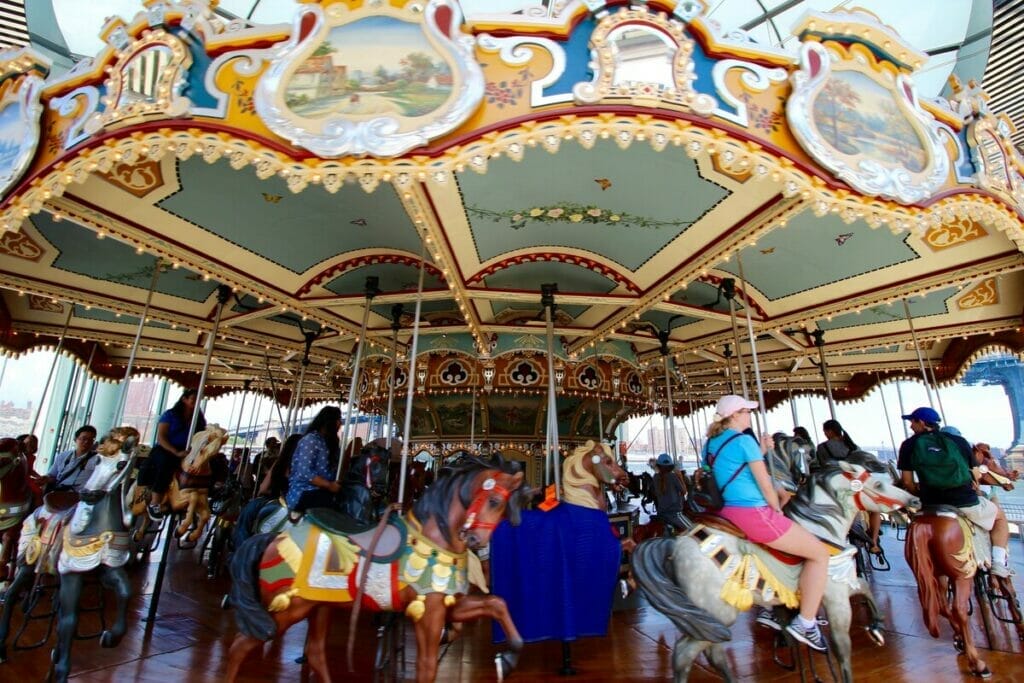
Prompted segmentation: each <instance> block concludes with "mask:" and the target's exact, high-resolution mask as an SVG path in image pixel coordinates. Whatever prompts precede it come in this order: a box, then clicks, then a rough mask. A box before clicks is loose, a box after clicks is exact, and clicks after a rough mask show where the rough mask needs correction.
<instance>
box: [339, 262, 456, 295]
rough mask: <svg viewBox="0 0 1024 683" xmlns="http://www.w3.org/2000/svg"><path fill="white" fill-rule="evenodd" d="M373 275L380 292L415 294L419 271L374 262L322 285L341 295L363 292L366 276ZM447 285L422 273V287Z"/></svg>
mask: <svg viewBox="0 0 1024 683" xmlns="http://www.w3.org/2000/svg"><path fill="white" fill-rule="evenodd" d="M368 275H375V276H377V277H378V278H380V284H379V285H378V286H379V287H380V289H381V292H384V293H390V292H403V291H404V292H410V293H411V294H415V292H416V287H417V285H418V284H419V277H420V271H419V268H418V267H417V266H410V265H406V264H403V263H375V264H373V265H367V266H362V267H360V268H355V269H353V270H350V271H347V272H346V273H344V274H343V275H339V276H338V277H336V278H334V279H333V280H331V281H330V282H328V283H327V284H325V285H324V287H326V288H327V289H329V290H330V291H332V292H334V293H335V294H340V295H342V296H345V295H349V294H363V293H364V291H365V288H366V277H367V276H368ZM447 288H448V286H447V285H446V284H445V283H444V282H442V281H441V280H439V279H438V278H437V277H436V276H434V275H432V274H431V273H430V271H427V272H426V273H424V275H423V289H424V291H429V290H432V289H447Z"/></svg>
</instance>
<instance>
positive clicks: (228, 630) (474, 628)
mask: <svg viewBox="0 0 1024 683" xmlns="http://www.w3.org/2000/svg"><path fill="white" fill-rule="evenodd" d="M883 541H884V546H885V548H886V552H887V553H888V555H889V557H890V559H891V561H892V563H893V571H891V572H888V573H875V574H874V579H873V581H874V586H875V591H876V595H877V597H878V600H879V603H880V606H881V607H882V609H883V610H884V612H885V613H886V614H887V633H886V641H887V644H886V646H885V647H884V648H879V647H876V646H874V645H873V644H872V643H871V642H870V641H869V640H868V638H867V635H866V634H865V632H864V630H863V628H862V627H863V626H864V624H865V614H864V612H865V610H863V609H862V608H859V607H858V608H855V621H854V627H853V631H854V633H853V641H854V654H855V662H854V673H855V676H856V679H857V680H861V681H868V680H873V681H883V680H884V681H885V683H900V682H901V681H907V682H908V683H909V682H911V681H913V682H914V683H917V682H920V681H927V682H928V683H943V682H945V681H960V680H976V679H972V677H971V676H969V675H966V674H964V673H963V672H965V671H966V663H965V659H964V658H963V657H959V658H958V657H957V655H956V652H955V651H954V649H953V646H952V643H951V639H950V632H949V628H948V625H946V624H943V637H942V638H941V639H938V640H935V639H932V638H930V637H929V636H928V635H927V632H926V631H925V629H924V626H923V624H922V621H921V613H920V608H919V606H918V603H917V597H916V588H915V585H914V581H913V577H912V576H911V574H910V572H909V569H908V568H907V566H906V563H905V561H904V560H903V547H902V545H903V544H902V543H901V542H898V541H897V540H895V539H894V538H893V536H892V534H891V533H890V534H887V535H886V536H885V538H884V539H883ZM1012 552H1013V555H1014V564H1015V567H1016V571H1017V574H1018V577H1020V576H1024V562H1021V559H1022V555H1024V550H1022V544H1021V543H1020V541H1019V540H1017V539H1014V540H1013V549H1012ZM195 553H196V551H178V550H176V549H175V550H172V553H171V565H170V567H171V568H170V571H169V572H168V575H167V581H166V582H165V585H164V594H163V595H162V597H161V600H160V604H159V619H158V620H157V622H156V623H155V624H154V625H153V626H152V628H147V627H146V624H144V623H143V621H142V618H143V617H144V616H145V613H146V610H147V609H148V606H149V601H150V595H151V592H152V582H153V579H154V578H155V575H156V567H155V565H150V566H148V567H147V566H142V567H137V568H136V569H135V570H134V571H133V578H134V582H135V585H136V587H137V594H136V596H135V597H134V598H133V600H132V603H131V607H130V617H129V628H128V634H127V635H126V636H125V639H124V641H123V642H122V643H121V645H120V646H119V647H118V648H116V649H108V650H105V649H103V648H101V647H100V646H99V642H98V641H97V640H95V639H94V640H84V641H77V642H75V645H74V651H73V654H72V670H73V675H72V678H73V680H75V681H81V682H90V683H100V682H111V683H113V682H117V683H122V682H124V681H142V682H146V683H171V681H174V682H175V683H177V682H178V681H188V682H189V683H199V682H201V681H210V682H212V681H220V680H222V679H223V672H224V667H225V661H226V660H225V656H226V652H227V648H228V646H229V645H230V642H231V638H232V636H233V635H234V632H235V626H234V621H233V617H232V613H231V612H230V611H223V610H221V609H220V607H219V602H220V598H221V596H222V595H223V593H224V592H225V590H226V588H227V584H228V582H227V580H225V579H219V580H207V579H206V576H205V570H204V569H203V568H201V567H199V566H197V563H196V554H195ZM1017 582H1018V583H1017V585H1018V590H1020V587H1021V583H1022V582H1021V581H1020V579H1019V578H1018V580H1017ZM630 601H632V602H630ZM630 601H626V602H625V604H623V605H620V606H619V607H620V608H619V609H616V611H615V612H614V613H613V615H612V619H611V625H610V628H609V632H608V635H607V636H606V637H604V638H589V639H584V640H580V641H578V642H576V643H574V645H573V647H572V654H573V664H574V666H575V668H576V670H577V674H576V675H575V676H574V677H572V678H569V679H567V680H570V681H579V682H584V681H623V682H624V681H655V680H669V679H670V678H671V660H670V650H671V645H672V643H673V642H674V640H675V638H676V632H675V629H674V628H673V627H672V625H671V624H670V623H669V622H668V621H667V620H666V619H665V618H664V617H663V616H661V615H660V614H659V613H658V612H656V611H654V610H653V609H651V608H650V607H647V606H644V605H642V604H639V603H640V601H639V598H637V597H635V596H634V597H632V598H631V599H630ZM108 611H109V609H108ZM751 616H752V613H747V614H746V615H744V616H743V617H742V618H741V620H740V621H739V622H738V623H737V624H736V626H735V628H734V629H733V642H732V643H731V644H730V645H729V652H730V659H731V661H732V666H733V668H734V671H735V672H736V673H737V675H738V676H739V677H740V679H741V680H745V681H798V680H800V677H799V675H798V674H797V673H794V672H789V671H786V670H784V669H782V668H780V667H779V666H777V665H776V664H773V663H772V659H771V652H770V644H771V632H770V631H768V630H766V629H764V628H762V627H757V626H756V625H755V624H754V623H753V621H752V618H751ZM974 619H975V621H976V622H977V624H976V626H977V628H976V638H978V639H979V640H978V642H979V643H980V644H981V645H983V646H984V645H986V644H987V643H986V641H985V640H984V634H983V632H982V631H981V628H980V616H979V615H977V614H975V617H974ZM97 623H98V619H97V617H96V616H95V615H86V617H85V618H84V619H83V622H82V626H81V631H80V632H82V633H87V632H89V631H91V630H95V629H96V624H97ZM347 624H348V612H341V611H339V612H338V618H336V620H335V622H334V625H333V628H332V633H331V644H330V648H331V651H332V652H333V653H334V654H333V658H332V673H333V675H334V677H335V680H348V681H371V680H372V666H373V652H374V648H375V631H374V628H373V623H372V616H371V615H369V614H367V613H364V614H363V615H362V617H361V623H360V624H359V628H358V638H357V641H356V661H355V673H353V674H351V675H350V674H348V673H347V672H346V669H345V662H344V650H345V640H346V629H347ZM998 628H1000V631H999V633H998V634H997V637H996V639H995V640H996V642H995V643H994V649H989V650H984V651H983V656H984V657H985V659H986V661H987V662H988V664H989V666H990V668H991V669H992V670H993V671H994V673H995V675H994V677H993V678H992V679H990V680H991V681H993V682H1003V681H1005V682H1009V681H1024V655H1022V654H1021V653H1022V650H1024V648H1022V643H1020V642H1018V641H1017V640H1016V636H1015V635H1014V634H1013V633H1012V632H1011V631H1010V630H1009V629H1008V628H1007V627H1004V626H1002V625H1000V626H999V627H998ZM30 634H31V630H30ZM409 634H410V638H409V639H408V643H409V645H408V646H409V650H410V656H409V658H410V661H409V667H408V669H407V677H408V678H410V679H411V678H412V677H413V673H414V672H413V659H414V657H415V653H414V649H415V645H414V643H413V642H412V639H411V629H410V630H409ZM304 637H305V627H304V626H303V625H298V626H296V627H294V628H293V629H292V630H291V631H290V632H288V633H287V635H286V636H285V637H284V638H283V639H282V641H281V642H280V643H278V644H275V645H273V646H268V647H267V648H266V650H265V653H264V656H263V657H262V659H261V658H259V657H258V656H256V655H254V656H253V657H251V658H250V660H249V661H248V662H247V663H246V665H245V667H244V669H243V675H242V680H245V681H260V682H269V681H296V680H306V679H307V678H308V674H307V672H306V671H303V667H302V666H301V665H300V664H296V663H295V660H296V658H297V657H299V656H300V655H301V652H302V646H303V640H304ZM489 638H490V623H488V622H480V623H477V624H473V625H470V626H468V627H467V629H466V637H465V638H464V639H463V640H461V641H457V642H456V643H455V644H453V645H452V646H451V647H450V648H449V650H448V652H447V653H446V655H445V656H444V658H443V660H442V662H441V665H440V670H439V675H438V680H440V681H466V682H470V681H472V682H478V681H493V680H496V677H495V674H494V670H493V665H492V660H493V657H494V653H495V652H496V648H495V647H494V646H493V645H491V643H490V640H489ZM49 647H50V645H47V646H46V647H45V648H40V649H36V650H29V651H17V652H11V653H10V655H11V657H10V661H9V662H8V663H7V664H3V665H0V681H5V682H12V681H17V682H19V683H34V682H36V681H42V680H44V677H45V675H46V671H47V668H48V659H49ZM561 652H562V651H561V645H560V644H559V643H538V644H531V645H527V646H526V648H525V650H524V653H523V656H522V659H521V661H520V666H519V668H518V669H517V670H516V673H515V674H514V676H513V678H512V680H514V681H516V680H518V681H551V680H557V679H558V675H557V672H558V668H559V664H560V662H561ZM816 661H817V662H818V668H819V671H821V672H823V676H822V678H823V680H826V681H827V680H831V679H830V677H829V676H828V673H827V668H826V667H825V663H824V659H823V658H821V657H820V656H818V657H816ZM691 680H693V681H711V680H720V679H719V678H718V677H717V676H716V675H715V674H713V673H711V672H710V671H709V670H708V669H707V668H700V669H699V670H697V671H695V672H694V674H693V676H692V677H691Z"/></svg>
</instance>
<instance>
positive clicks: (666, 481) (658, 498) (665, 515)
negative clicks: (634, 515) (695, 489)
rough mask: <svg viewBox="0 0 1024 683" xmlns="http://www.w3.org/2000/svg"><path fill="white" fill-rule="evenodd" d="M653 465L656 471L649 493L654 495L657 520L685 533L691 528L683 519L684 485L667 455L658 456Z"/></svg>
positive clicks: (669, 456)
mask: <svg viewBox="0 0 1024 683" xmlns="http://www.w3.org/2000/svg"><path fill="white" fill-rule="evenodd" d="M655 465H656V466H657V468H658V471H657V472H656V473H655V474H654V480H653V483H652V484H651V492H652V493H653V495H654V506H655V507H656V508H657V509H658V518H659V519H661V521H662V522H664V523H665V524H666V525H668V526H671V527H672V528H674V529H677V530H679V531H686V530H687V529H689V528H690V527H691V526H693V525H692V524H690V523H689V521H688V520H687V519H686V518H685V517H683V501H684V500H686V484H684V483H683V478H682V477H680V476H679V472H677V471H676V464H675V463H674V462H673V461H672V456H671V455H669V454H668V453H662V454H661V455H659V456H658V459H657V460H656V461H655Z"/></svg>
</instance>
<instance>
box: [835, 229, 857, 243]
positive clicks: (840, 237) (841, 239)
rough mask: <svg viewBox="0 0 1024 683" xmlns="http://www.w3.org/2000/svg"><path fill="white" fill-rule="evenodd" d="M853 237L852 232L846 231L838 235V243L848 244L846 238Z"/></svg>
mask: <svg viewBox="0 0 1024 683" xmlns="http://www.w3.org/2000/svg"><path fill="white" fill-rule="evenodd" d="M851 237H853V233H852V232H844V233H843V234H841V235H836V244H838V245H839V246H843V245H844V244H846V240H848V239H850V238H851Z"/></svg>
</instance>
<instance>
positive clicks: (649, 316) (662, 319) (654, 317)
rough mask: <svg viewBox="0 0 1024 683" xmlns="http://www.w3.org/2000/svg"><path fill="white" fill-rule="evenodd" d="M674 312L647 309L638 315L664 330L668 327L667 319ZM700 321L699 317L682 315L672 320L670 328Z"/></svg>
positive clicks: (672, 315) (670, 317) (671, 316)
mask: <svg viewBox="0 0 1024 683" xmlns="http://www.w3.org/2000/svg"><path fill="white" fill-rule="evenodd" d="M675 315H676V314H674V313H666V312H664V311H647V312H646V313H644V314H643V315H641V316H640V320H642V321H647V322H650V323H654V324H655V325H656V326H657V328H658V329H659V330H665V329H668V327H669V321H670V320H671V319H672V318H673V317H674V316H675ZM696 322H700V318H692V317H690V316H685V315H684V316H682V317H679V318H676V319H675V320H672V329H673V330H674V329H676V328H677V327H684V326H686V325H692V324H693V323H696Z"/></svg>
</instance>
